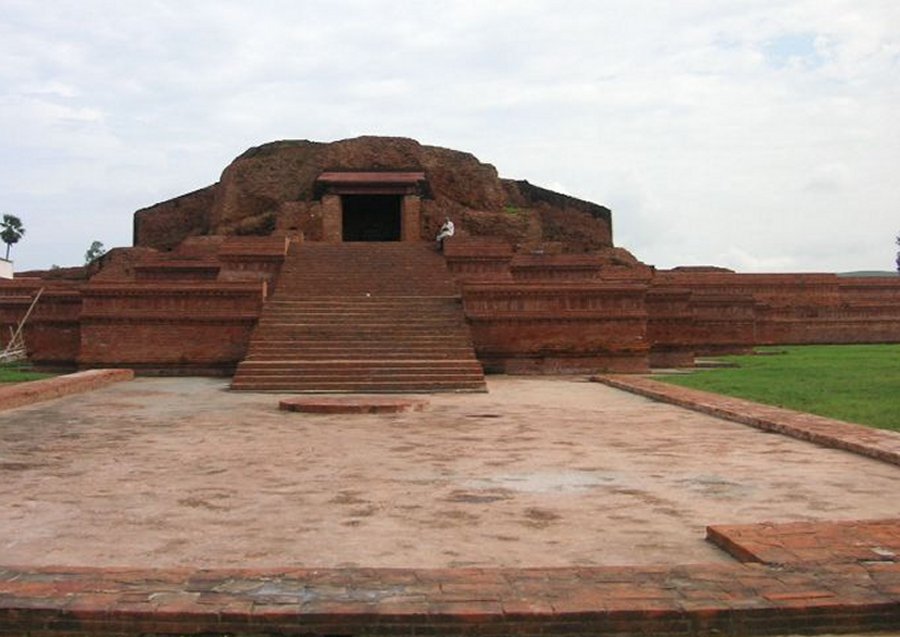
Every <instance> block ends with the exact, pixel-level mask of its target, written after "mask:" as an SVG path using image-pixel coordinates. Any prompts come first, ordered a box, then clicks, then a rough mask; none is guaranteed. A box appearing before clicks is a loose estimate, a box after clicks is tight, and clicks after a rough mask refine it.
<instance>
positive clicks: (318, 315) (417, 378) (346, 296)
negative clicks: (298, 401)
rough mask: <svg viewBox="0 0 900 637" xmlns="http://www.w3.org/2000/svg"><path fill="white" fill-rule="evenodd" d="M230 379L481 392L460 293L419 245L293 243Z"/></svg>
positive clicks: (303, 387)
mask: <svg viewBox="0 0 900 637" xmlns="http://www.w3.org/2000/svg"><path fill="white" fill-rule="evenodd" d="M232 388H234V389H244V390H256V391H299V392H316V391H328V392H337V391H346V392H357V391H374V392H409V391H484V390H485V384H484V375H483V371H482V368H481V365H480V363H478V360H477V358H476V357H475V353H474V350H473V349H472V341H471V336H470V334H469V328H468V325H467V324H466V322H465V317H464V315H463V308H462V301H461V298H460V294H459V290H458V288H457V287H456V284H455V282H454V281H453V279H452V277H451V276H450V274H449V272H448V271H447V268H446V265H445V263H444V260H443V257H442V256H441V255H440V254H438V253H436V252H435V251H434V250H433V249H431V248H430V246H426V245H424V244H403V243H376V244H368V243H367V244H356V243H354V244H338V245H331V244H319V243H309V244H302V245H292V246H291V248H290V249H289V251H288V254H287V256H286V257H285V260H284V264H283V267H282V269H281V272H280V273H279V275H278V278H277V284H276V285H275V287H274V291H273V292H272V295H271V296H270V298H269V300H268V301H267V303H266V305H265V307H264V308H263V312H262V316H261V318H260V320H259V321H258V323H257V325H256V328H255V329H254V333H253V336H252V338H251V343H250V347H249V350H248V354H247V357H246V358H245V360H244V361H243V362H241V363H240V365H238V369H237V373H236V374H235V377H234V380H233V382H232Z"/></svg>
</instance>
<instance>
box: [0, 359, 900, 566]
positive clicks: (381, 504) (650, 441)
mask: <svg viewBox="0 0 900 637" xmlns="http://www.w3.org/2000/svg"><path fill="white" fill-rule="evenodd" d="M489 387H490V393H488V394H459V395H436V396H428V397H426V399H427V400H428V401H429V403H430V404H429V407H428V408H427V409H426V410H425V411H422V412H412V413H408V414H399V415H344V416H340V415H307V414H299V413H289V412H283V411H279V410H278V400H279V398H282V397H284V395H280V394H245V393H235V392H230V391H228V390H227V385H226V383H225V382H224V381H220V380H214V379H198V378H174V379H149V378H141V379H137V380H135V381H132V382H126V383H120V384H117V385H114V386H111V387H107V388H105V389H101V390H98V391H95V392H91V393H88V394H82V395H78V396H72V397H68V398H63V399H58V400H53V401H50V402H45V403H39V404H36V405H33V406H29V407H22V408H18V409H14V410H10V411H5V412H3V413H2V414H0V564H20V565H34V566H104V567H105V566H126V565H127V566H138V567H153V568H157V567H174V566H187V567H195V568H220V567H236V566H240V567H242V568H263V567H276V566H277V567H291V566H297V567H300V566H304V567H323V568H325V567H344V566H358V567H359V566H373V567H403V568H413V567H415V568H440V567H454V568H458V567H492V566H501V567H523V566H540V567H547V566H614V565H653V564H686V563H722V564H726V563H733V559H732V558H731V557H728V556H727V555H725V554H724V553H723V552H721V551H720V550H719V549H717V548H715V547H713V546H712V545H710V544H708V543H707V542H705V541H704V530H705V527H706V526H707V525H709V524H743V523H754V522H761V521H773V522H787V521H802V520H845V519H871V518H889V517H897V515H898V513H900V506H898V504H897V499H896V497H894V496H893V494H894V493H895V492H896V486H897V484H898V479H900V467H895V466H892V465H889V464H885V463H881V462H878V461H875V460H869V459H866V458H862V457H859V456H856V455H853V454H850V453H846V452H843V451H837V450H831V449H825V448H821V447H818V446H815V445H812V444H809V443H805V442H801V441H798V440H794V439H791V438H787V437H784V436H780V435H773V434H768V433H764V432H762V431H759V430H755V429H752V428H749V427H745V426H742V425H738V424H734V423H730V422H726V421H723V420H718V419H715V418H712V417H709V416H705V415H701V414H698V413H695V412H692V411H688V410H684V409H680V408H677V407H672V406H668V405H664V404H661V403H656V402H653V401H650V400H648V399H645V398H641V397H638V396H635V395H632V394H628V393H625V392H621V391H618V390H615V389H612V388H609V387H605V386H602V385H599V384H595V383H588V382H584V380H583V379H574V378H559V379H539V378H521V377H520V378H514V377H491V378H489Z"/></svg>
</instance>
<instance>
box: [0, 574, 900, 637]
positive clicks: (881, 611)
mask: <svg viewBox="0 0 900 637" xmlns="http://www.w3.org/2000/svg"><path fill="white" fill-rule="evenodd" d="M898 625H900V564H897V563H879V564H839V565H834V564H832V565H788V566H782V567H777V568H776V567H771V566H767V565H761V564H730V565H721V564H695V565H682V566H657V567H653V566H647V567H573V568H542V569H538V568H536V569H527V568H526V569H508V568H507V569H503V568H496V569H474V568H470V569H371V568H368V569H367V568H355V569H257V570H235V569H231V570H225V569H223V570H197V571H194V570H189V569H162V570H157V569H146V570H141V569H97V568H80V569H64V568H35V569H30V568H27V567H24V568H22V567H11V566H10V567H0V635H13V634H40V635H87V634H91V635H126V634H142V635H164V634H180V635H191V634H194V635H199V634H206V635H211V634H217V635H221V634H240V635H262V634H266V635H289V634H290V635H296V634H304V635H374V634H378V635H400V634H405V635H414V634H415V635H418V634H427V635H460V634H465V635H517V636H530V635H546V634H567V635H598V634H617V635H628V634H653V635H713V634H715V635H753V634H779V633H788V632H803V633H804V634H813V633H823V632H847V631H872V630H883V629H888V628H896V627H897V626H898Z"/></svg>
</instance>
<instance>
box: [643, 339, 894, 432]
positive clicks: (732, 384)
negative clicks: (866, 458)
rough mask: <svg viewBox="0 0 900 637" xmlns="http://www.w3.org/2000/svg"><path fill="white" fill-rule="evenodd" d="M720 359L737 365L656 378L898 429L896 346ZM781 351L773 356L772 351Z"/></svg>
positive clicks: (811, 348) (804, 349) (800, 349)
mask: <svg viewBox="0 0 900 637" xmlns="http://www.w3.org/2000/svg"><path fill="white" fill-rule="evenodd" d="M759 351H760V352H761V353H768V354H769V355H764V356H763V355H759V354H757V355H755V356H725V357H723V358H722V359H721V360H725V361H729V362H733V363H736V364H737V365H738V367H735V368H724V369H714V370H708V371H698V372H696V373H692V374H681V375H665V376H658V377H655V378H658V379H659V380H663V381H665V382H668V383H673V384H676V385H682V386H684V387H693V388H695V389H702V390H705V391H711V392H716V393H719V394H727V395H729V396H736V397H739V398H747V399H749V400H753V401H756V402H760V403H766V404H769V405H777V406H779V407H788V408H790V409H797V410H799V411H805V412H808V413H812V414H819V415H821V416H828V417H831V418H837V419H839V420H847V421H850V422H856V423H860V424H864V425H871V426H873V427H880V428H883V429H894V430H897V431H900V345H807V346H797V347H779V348H775V349H768V350H766V349H760V350H759ZM776 351H777V352H784V353H783V354H777V353H772V352H776Z"/></svg>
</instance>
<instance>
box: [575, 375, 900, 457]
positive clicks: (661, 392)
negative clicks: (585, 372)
mask: <svg viewBox="0 0 900 637" xmlns="http://www.w3.org/2000/svg"><path fill="white" fill-rule="evenodd" d="M591 381H593V382H597V383H602V384H604V385H607V386H609V387H613V388H615V389H621V390H623V391H627V392H631V393H633V394H638V395H640V396H644V397H645V398H650V399H653V400H657V401H660V402H665V403H669V404H671V405H676V406H678V407H683V408H685V409H691V410H693V411H697V412H700V413H704V414H707V415H710V416H714V417H716V418H721V419H723V420H729V421H731V422H736V423H740V424H743V425H749V426H751V427H755V428H757V429H762V430H764V431H769V432H774V433H780V434H784V435H786V436H791V437H793V438H797V439H799V440H805V441H807V442H812V443H814V444H817V445H820V446H823V447H829V448H832V449H841V450H843V451H849V452H851V453H855V454H858V455H861V456H866V457H869V458H874V459H875V460H880V461H882V462H887V463H889V464H893V465H897V466H900V434H898V433H896V432H893V431H887V430H883V429H874V428H872V427H867V426H865V425H858V424H855V423H849V422H844V421H841V420H835V419H832V418H825V417H824V416H816V415H813V414H807V413H804V412H800V411H794V410H791V409H785V408H783V407H773V406H771V405H763V404H760V403H755V402H753V401H750V400H744V399H741V398H733V397H731V396H723V395H721V394H714V393H711V392H705V391H701V390H698V389H689V388H687V387H679V386H677V385H670V384H668V383H664V382H661V381H656V380H652V379H650V378H647V377H644V376H619V375H601V376H592V377H591Z"/></svg>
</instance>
